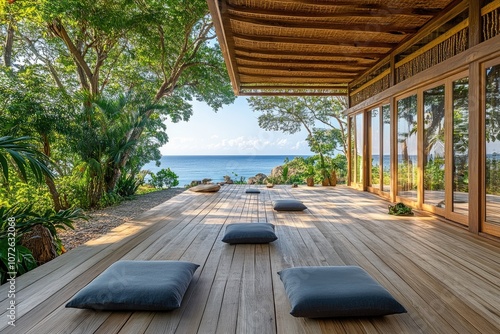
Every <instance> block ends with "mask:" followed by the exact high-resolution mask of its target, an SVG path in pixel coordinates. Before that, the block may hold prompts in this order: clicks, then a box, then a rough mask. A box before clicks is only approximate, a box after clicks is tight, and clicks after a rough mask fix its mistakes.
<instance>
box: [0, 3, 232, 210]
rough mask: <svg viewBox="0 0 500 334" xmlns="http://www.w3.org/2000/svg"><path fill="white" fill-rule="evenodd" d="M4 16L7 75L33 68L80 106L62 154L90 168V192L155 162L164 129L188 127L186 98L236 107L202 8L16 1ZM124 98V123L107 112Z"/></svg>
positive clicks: (5, 9)
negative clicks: (173, 125)
mask: <svg viewBox="0 0 500 334" xmlns="http://www.w3.org/2000/svg"><path fill="white" fill-rule="evenodd" d="M1 15H2V17H4V18H6V22H10V23H9V26H8V27H7V28H3V30H1V29H0V33H1V34H2V35H3V38H4V39H5V41H6V42H7V41H9V43H8V44H7V43H6V44H4V46H3V51H5V54H6V55H5V57H4V58H8V59H7V60H8V61H7V60H5V59H4V63H5V64H7V63H8V64H9V66H10V68H11V71H12V73H13V75H16V74H18V73H19V72H21V71H23V70H24V69H26V68H31V69H33V72H32V73H33V75H36V76H39V77H48V78H51V79H52V81H51V82H50V83H46V84H47V85H52V86H51V89H47V91H48V92H50V96H51V97H52V98H56V99H57V97H56V95H57V94H53V92H54V90H57V91H58V92H59V93H58V94H59V95H65V96H69V97H70V98H71V99H72V100H73V101H81V106H80V107H79V108H76V113H75V115H74V118H73V119H72V120H71V121H70V123H71V125H75V127H74V128H73V129H72V130H75V129H76V130H75V131H72V133H71V135H70V138H68V139H67V142H69V143H71V152H67V155H68V156H69V155H71V154H74V155H75V156H76V157H78V158H79V160H81V161H72V162H71V163H69V165H73V166H77V165H80V164H81V163H84V164H85V165H86V166H87V167H89V166H94V167H95V168H94V170H93V171H92V173H90V174H88V176H91V177H90V178H89V179H88V180H89V182H91V183H93V184H89V187H88V189H89V190H91V189H93V190H92V191H97V192H98V193H102V192H103V191H108V192H110V191H113V190H114V189H115V186H116V182H117V181H118V179H119V178H120V175H121V174H122V173H123V171H124V170H125V169H130V170H131V171H132V170H133V171H134V172H135V173H136V172H137V170H138V169H140V164H141V163H144V162H145V161H147V160H146V159H147V158H151V157H153V158H157V157H158V154H159V153H158V147H159V145H161V144H163V143H165V142H166V140H167V138H168V137H167V135H166V132H165V131H166V127H165V125H164V124H165V122H167V121H170V122H178V121H181V120H184V121H187V120H188V119H189V117H190V116H191V114H192V107H191V105H190V101H191V100H192V99H197V100H200V101H205V102H206V103H207V104H208V105H210V106H211V107H212V108H213V109H214V110H215V111H216V110H217V109H218V108H220V107H221V106H222V105H224V104H229V103H232V102H233V101H234V98H235V97H234V95H233V94H232V90H231V87H230V84H229V78H228V76H227V71H226V69H225V66H224V62H223V58H222V54H221V51H220V48H219V46H218V45H217V44H216V43H215V37H216V35H215V31H214V28H213V23H212V20H211V18H210V16H209V15H208V7H207V4H206V2H205V1H204V0H189V1H188V0H167V1H156V0H137V1H130V0H111V1H104V0H97V1H96V0H92V1H91V0H83V1H76V0H64V1H49V0H42V1H36V2H22V1H15V2H13V3H11V4H4V6H3V8H2V13H1ZM11 26H12V27H15V29H14V31H13V32H12V31H11V29H10V28H9V27H11ZM10 41H11V42H10ZM7 54H8V55H7ZM126 96H128V97H132V98H128V99H127V102H126V104H125V105H123V106H122V109H121V110H122V111H123V112H125V113H126V116H123V117H122V116H118V115H117V114H106V112H103V110H102V108H101V107H102V106H103V105H102V103H101V102H103V101H108V102H107V106H108V107H111V106H112V105H113V104H114V105H115V107H118V106H119V105H120V103H119V100H120V99H122V98H123V97H126ZM99 101H100V102H99ZM103 103H104V102H103ZM122 111H120V112H119V113H122ZM21 113H22V111H21ZM58 116H62V115H58ZM117 123H120V124H117ZM97 138H99V139H100V140H97ZM139 144H146V145H144V146H139ZM68 153H69V154H68ZM73 159H74V158H73ZM98 165H99V166H100V167H99V168H98ZM88 171H90V170H88ZM92 180H93V181H92ZM97 180H99V181H97ZM92 196H93V195H92ZM98 196H99V195H97V197H96V198H98ZM93 202H95V200H94V201H93Z"/></svg>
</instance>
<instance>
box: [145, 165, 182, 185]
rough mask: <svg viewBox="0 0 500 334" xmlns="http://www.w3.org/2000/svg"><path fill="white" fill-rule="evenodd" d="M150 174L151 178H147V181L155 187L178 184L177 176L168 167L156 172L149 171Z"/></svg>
mask: <svg viewBox="0 0 500 334" xmlns="http://www.w3.org/2000/svg"><path fill="white" fill-rule="evenodd" d="M150 175H151V180H149V183H150V184H151V185H153V186H154V187H155V188H159V189H162V188H172V187H176V186H178V185H179V176H177V174H175V173H174V172H173V171H172V170H170V168H167V169H161V170H159V171H158V172H157V173H156V174H154V173H151V174H150Z"/></svg>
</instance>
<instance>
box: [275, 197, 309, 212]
mask: <svg viewBox="0 0 500 334" xmlns="http://www.w3.org/2000/svg"><path fill="white" fill-rule="evenodd" d="M305 209H307V206H305V205H304V203H302V202H301V201H299V200H296V199H293V198H290V199H278V200H275V201H274V210H276V211H303V210H305Z"/></svg>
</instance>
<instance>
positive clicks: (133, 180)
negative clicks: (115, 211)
mask: <svg viewBox="0 0 500 334" xmlns="http://www.w3.org/2000/svg"><path fill="white" fill-rule="evenodd" d="M143 183H144V177H135V176H134V175H131V174H130V175H127V174H122V175H121V176H120V178H119V179H118V183H117V184H116V193H117V194H118V195H120V196H122V197H128V196H132V195H134V194H135V193H136V192H137V189H139V187H140V186H141V185H142V184H143Z"/></svg>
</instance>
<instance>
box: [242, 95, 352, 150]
mask: <svg viewBox="0 0 500 334" xmlns="http://www.w3.org/2000/svg"><path fill="white" fill-rule="evenodd" d="M248 102H249V105H250V107H251V108H252V109H253V111H258V112H260V113H261V115H260V116H259V119H258V120H259V126H260V127H261V128H263V129H265V130H268V131H281V132H284V133H290V134H293V133H296V132H299V131H300V130H301V129H302V128H305V130H306V131H307V133H308V137H307V140H308V143H309V146H310V147H311V151H312V152H314V153H318V154H324V155H332V154H333V152H334V151H335V150H338V149H340V150H341V151H342V152H343V153H344V154H346V153H347V119H346V117H345V116H344V115H343V111H344V110H345V109H346V108H347V102H346V100H345V99H343V98H341V97H336V96H335V97H332V96H329V97H314V96H301V97H283V96H272V97H268V96H266V97H251V98H249V99H248ZM316 124H322V125H323V126H325V127H326V128H323V129H320V128H317V127H316V126H315V125H316Z"/></svg>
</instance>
